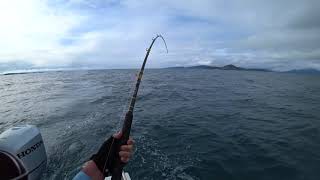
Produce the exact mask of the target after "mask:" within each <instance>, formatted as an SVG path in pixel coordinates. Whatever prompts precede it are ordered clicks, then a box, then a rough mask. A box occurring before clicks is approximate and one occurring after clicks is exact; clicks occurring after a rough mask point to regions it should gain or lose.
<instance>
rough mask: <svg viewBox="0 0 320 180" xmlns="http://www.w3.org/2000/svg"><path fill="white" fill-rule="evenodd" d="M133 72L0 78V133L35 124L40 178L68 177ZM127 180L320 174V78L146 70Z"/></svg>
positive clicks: (97, 138) (113, 115)
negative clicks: (42, 157)
mask: <svg viewBox="0 0 320 180" xmlns="http://www.w3.org/2000/svg"><path fill="white" fill-rule="evenodd" d="M136 72H137V71H136V70H95V71H66V72H46V73H30V74H16V75H6V76H5V75H1V76H0V99H1V103H0V132H2V131H4V130H5V129H6V128H8V127H10V126H14V125H18V124H26V123H27V124H34V125H36V126H37V127H39V129H40V131H41V133H42V136H43V139H44V143H45V146H46V150H47V154H48V166H47V171H46V172H45V174H44V175H43V179H71V178H72V177H73V176H74V175H75V174H76V173H77V172H78V171H79V169H80V167H81V165H82V164H83V163H84V162H85V161H86V160H88V158H89V157H90V155H91V154H92V153H94V152H95V151H96V150H97V149H98V148H99V146H100V144H101V143H102V142H103V140H104V139H105V138H107V137H109V136H110V135H112V134H113V133H114V132H116V131H117V130H118V129H119V127H120V120H121V117H122V116H123V113H124V109H125V108H126V105H127V102H128V97H129V95H130V89H132V85H133V84H134V80H135V73H136ZM132 136H133V138H134V139H135V141H136V150H135V154H134V157H133V158H132V159H131V161H130V163H129V164H128V165H127V166H126V168H125V170H126V171H128V172H129V173H130V175H131V177H132V179H133V180H136V179H139V180H140V179H146V180H150V179H154V180H162V179H168V180H171V179H173V180H174V179H177V180H183V179H185V180H192V179H194V180H199V179H204V180H211V179H219V180H224V179H226V180H232V179H235V180H238V179H239V180H242V179H243V180H256V179H259V180H264V179H266V180H269V179H272V180H277V179H279V180H286V179H288V180H295V179H306V180H318V179H320V76H308V75H295V74H285V73H274V72H245V71H221V70H201V69H158V70H156V69H154V70H146V72H145V74H144V77H143V81H142V85H141V87H140V91H139V96H138V100H137V103H136V108H135V112H134V122H133V126H132Z"/></svg>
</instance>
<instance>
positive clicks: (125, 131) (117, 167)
mask: <svg viewBox="0 0 320 180" xmlns="http://www.w3.org/2000/svg"><path fill="white" fill-rule="evenodd" d="M159 37H160V38H161V39H162V40H163V43H164V45H165V46H166V50H167V53H168V48H167V43H166V41H165V40H164V38H163V37H162V36H161V35H159V34H158V35H157V36H156V37H155V38H153V39H152V42H151V44H150V47H149V48H148V49H147V53H146V56H145V58H144V60H143V64H142V67H141V69H140V72H139V75H138V76H137V81H136V85H135V89H134V91H133V94H132V97H131V100H130V104H129V109H128V111H127V113H126V115H125V117H124V122H123V125H122V129H121V132H122V136H121V138H120V139H119V140H117V142H116V141H113V142H112V144H111V147H110V149H109V152H108V154H107V160H106V164H107V163H111V164H113V165H112V167H113V169H111V172H112V178H111V179H112V180H121V176H122V171H123V167H124V165H125V163H123V162H122V161H121V159H120V158H119V155H118V152H119V151H120V146H121V145H125V144H127V141H128V139H129V136H130V131H131V124H132V119H133V110H134V105H135V103H136V99H137V95H138V91H139V86H140V83H141V79H142V75H143V71H144V68H145V65H146V62H147V60H148V57H149V54H150V51H151V48H152V46H153V44H154V42H155V41H156V40H157V39H158V38H159ZM111 156H113V157H111ZM106 164H105V166H106ZM103 171H105V167H104V168H103Z"/></svg>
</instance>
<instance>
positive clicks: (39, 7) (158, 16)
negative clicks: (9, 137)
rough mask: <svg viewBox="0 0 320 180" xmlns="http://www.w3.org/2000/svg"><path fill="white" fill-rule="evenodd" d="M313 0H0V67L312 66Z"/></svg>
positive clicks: (318, 58) (319, 16)
mask: <svg viewBox="0 0 320 180" xmlns="http://www.w3.org/2000/svg"><path fill="white" fill-rule="evenodd" d="M319 7H320V1H319V0H303V1H302V0H268V1H267V0H265V1H262V0H241V1H240V0H188V1H185V0H157V1H151V0H47V1H46V0H24V1H21V0H0V71H7V70H17V69H37V68H40V69H41V68H137V67H139V66H140V65H141V63H142V60H143V58H144V56H145V51H146V48H147V47H148V46H149V44H150V43H151V40H152V37H154V36H156V35H157V34H162V35H163V37H164V38H165V39H166V42H167V45H168V49H169V53H168V54H167V53H166V50H165V46H164V45H163V43H162V41H157V42H156V43H155V46H154V47H153V49H152V52H151V55H150V59H149V62H148V65H147V67H148V68H162V67H172V66H193V65H213V66H223V65H227V64H234V65H237V66H241V67H249V68H267V69H272V70H276V71H286V70H291V69H302V68H314V69H319V70H320V11H319Z"/></svg>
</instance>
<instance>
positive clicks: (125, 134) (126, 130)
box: [111, 111, 133, 180]
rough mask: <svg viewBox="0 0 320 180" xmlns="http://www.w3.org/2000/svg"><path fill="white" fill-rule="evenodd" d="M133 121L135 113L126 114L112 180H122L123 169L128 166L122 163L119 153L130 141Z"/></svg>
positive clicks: (117, 147)
mask: <svg viewBox="0 0 320 180" xmlns="http://www.w3.org/2000/svg"><path fill="white" fill-rule="evenodd" d="M132 119H133V113H132V112H131V111H128V112H127V113H126V116H125V119H124V123H123V126H122V130H121V132H122V136H121V138H120V139H119V141H118V143H117V144H116V147H115V148H116V152H117V155H116V157H117V158H115V159H114V166H113V170H112V177H111V180H121V177H122V171H123V167H124V166H125V165H126V163H123V162H122V161H121V158H120V157H119V152H120V147H121V146H122V145H126V144H127V142H128V140H129V136H130V129H131V124H132Z"/></svg>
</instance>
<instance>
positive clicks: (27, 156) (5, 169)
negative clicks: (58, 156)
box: [0, 125, 47, 180]
mask: <svg viewBox="0 0 320 180" xmlns="http://www.w3.org/2000/svg"><path fill="white" fill-rule="evenodd" d="M46 165H47V155H46V151H45V147H44V144H43V140H42V137H41V134H40V131H39V129H38V128H36V127H35V126H32V125H23V126H16V127H12V128H10V129H8V130H6V131H5V132H3V133H2V134H0V179H3V180H7V179H14V180H16V179H21V180H37V179H40V178H41V175H42V173H43V171H44V170H45V168H46Z"/></svg>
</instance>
